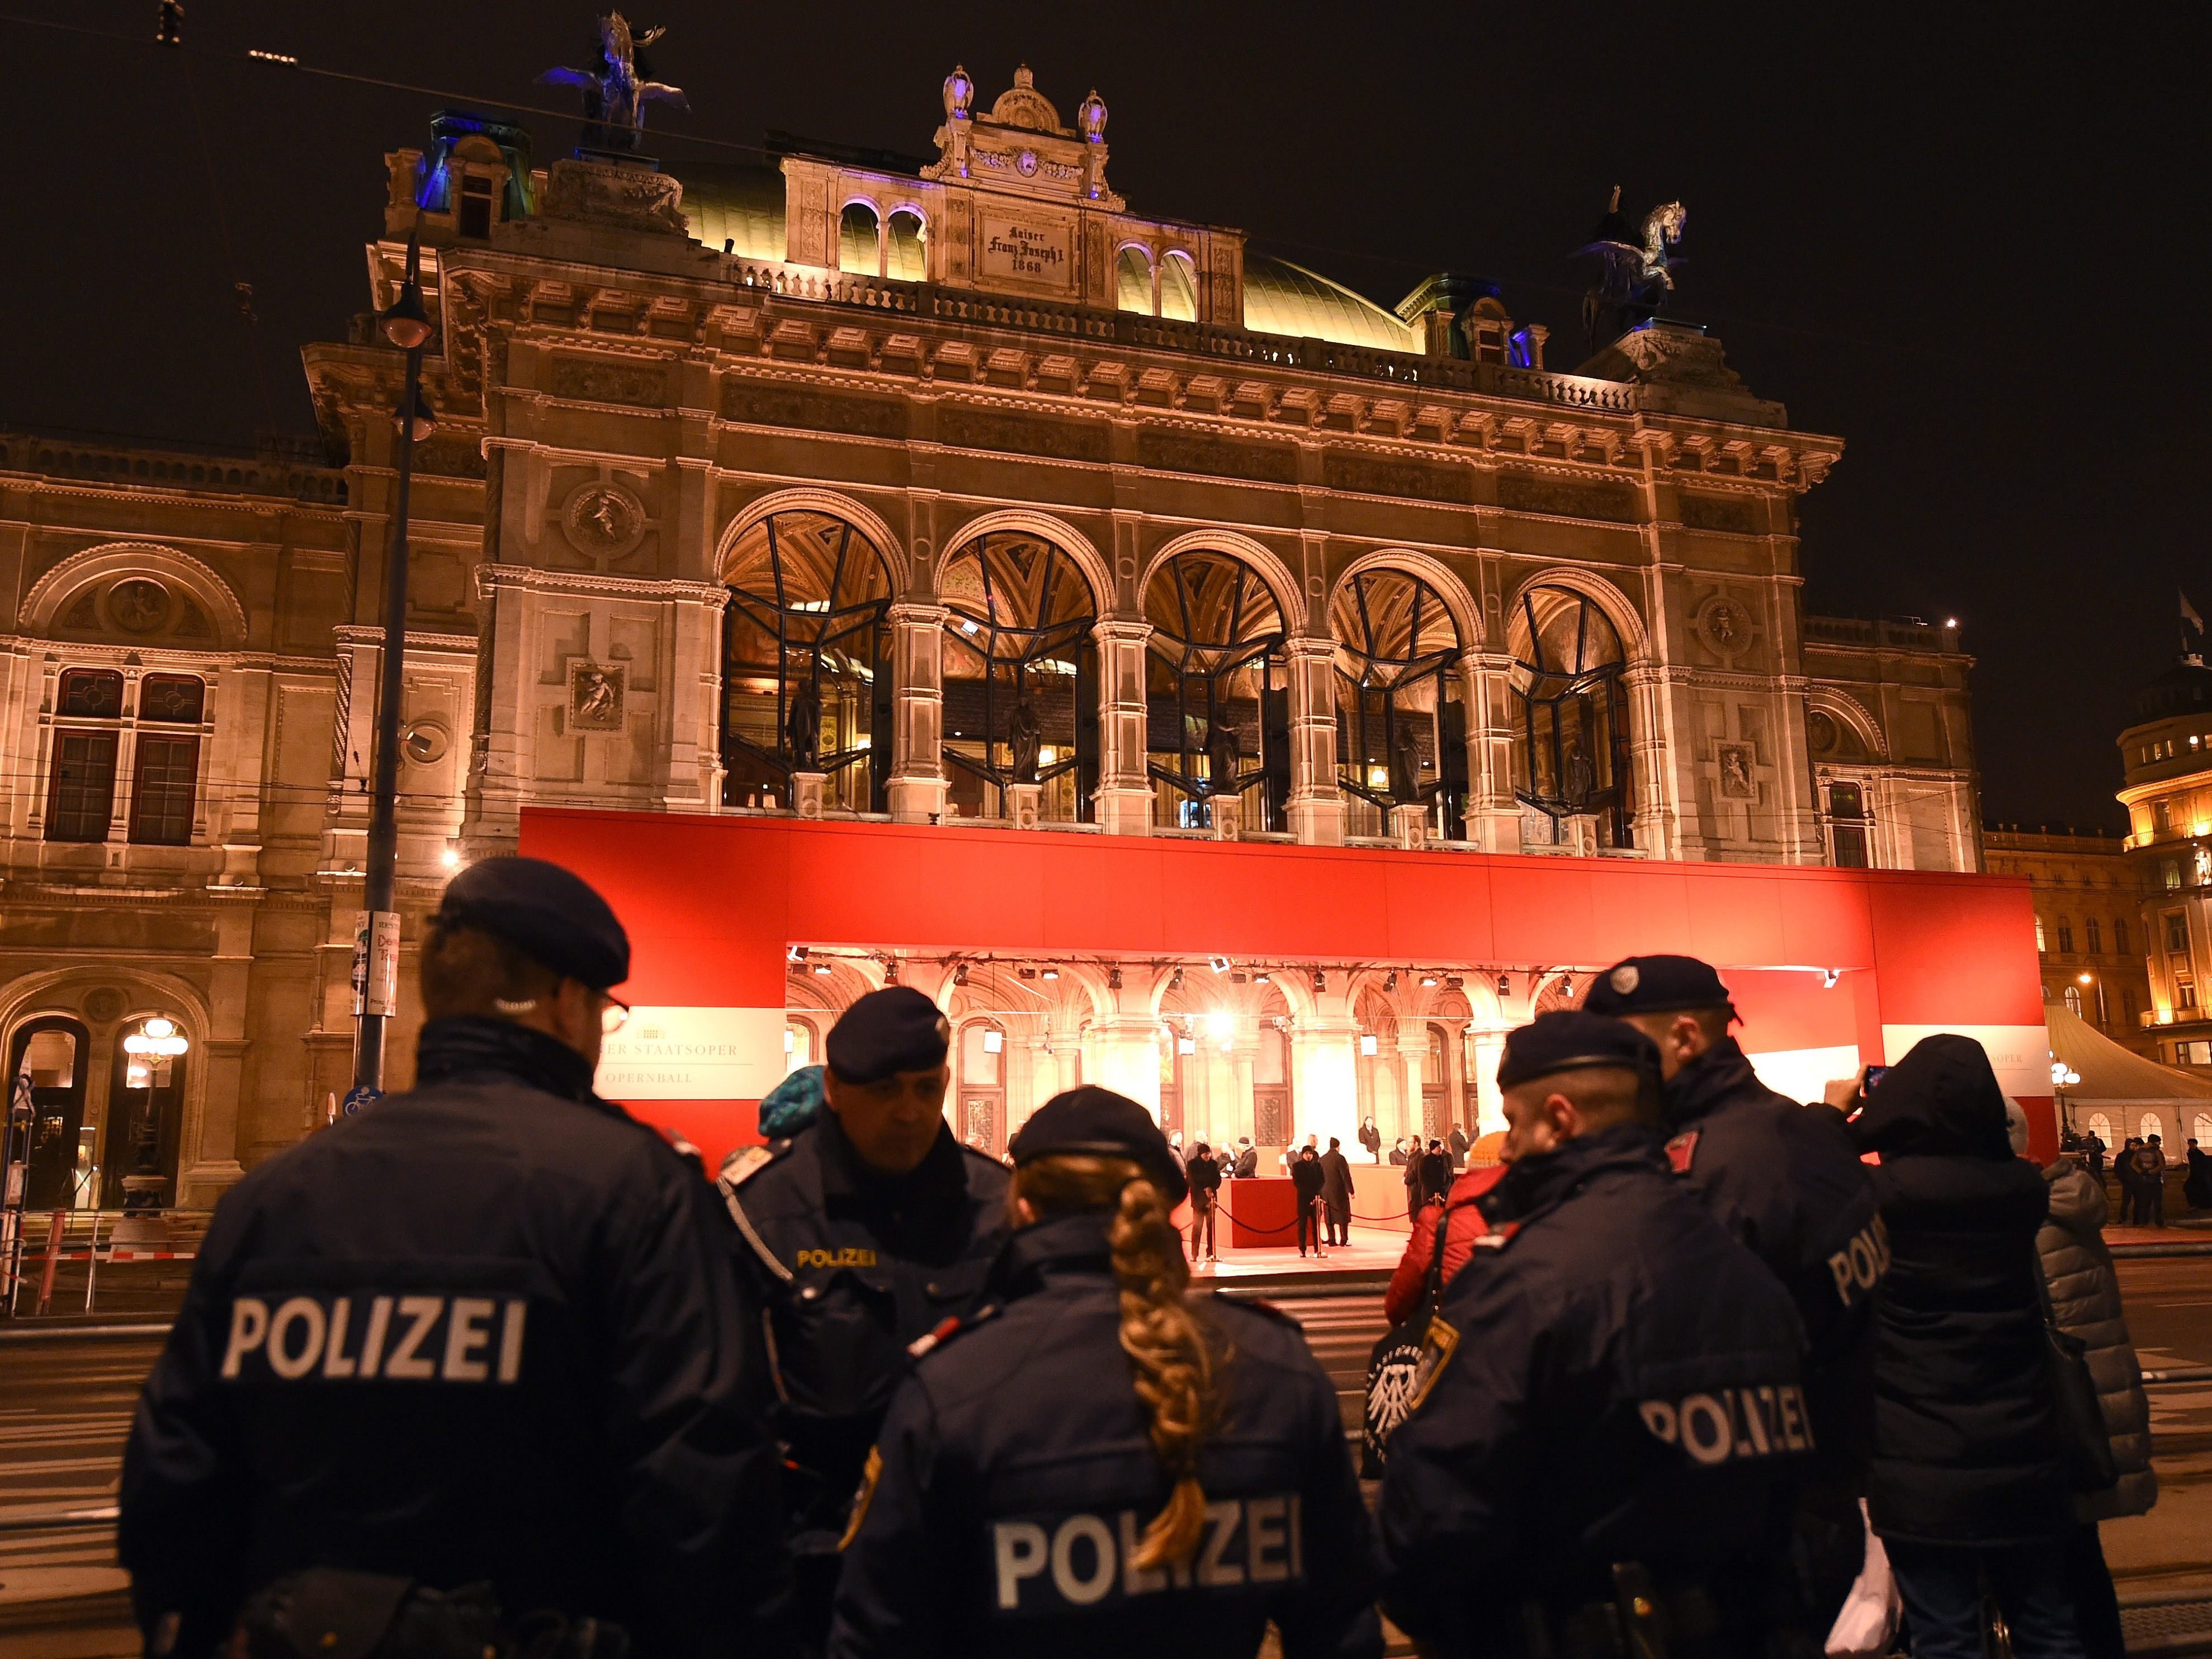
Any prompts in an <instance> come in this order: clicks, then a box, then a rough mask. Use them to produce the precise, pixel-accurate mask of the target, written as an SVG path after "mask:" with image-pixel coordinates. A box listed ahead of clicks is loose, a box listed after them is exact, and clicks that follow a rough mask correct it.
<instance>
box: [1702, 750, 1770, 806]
mask: <svg viewBox="0 0 2212 1659" xmlns="http://www.w3.org/2000/svg"><path fill="white" fill-rule="evenodd" d="M1713 754H1714V758H1716V759H1717V760H1718V761H1719V762H1720V767H1721V798H1722V799H1723V800H1757V799H1759V781H1758V780H1757V778H1756V777H1754V776H1753V768H1755V767H1756V766H1757V765H1758V764H1759V751H1758V750H1755V749H1753V747H1752V746H1751V745H1750V744H1747V743H1723V744H1716V745H1715V746H1714V750H1713Z"/></svg>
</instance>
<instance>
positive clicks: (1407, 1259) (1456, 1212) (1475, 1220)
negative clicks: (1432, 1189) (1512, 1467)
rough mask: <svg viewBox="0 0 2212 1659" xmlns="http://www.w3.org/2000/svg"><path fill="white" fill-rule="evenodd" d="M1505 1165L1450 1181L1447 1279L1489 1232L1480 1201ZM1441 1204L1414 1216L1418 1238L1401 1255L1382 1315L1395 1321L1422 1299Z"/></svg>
mask: <svg viewBox="0 0 2212 1659" xmlns="http://www.w3.org/2000/svg"><path fill="white" fill-rule="evenodd" d="M1504 1174H1505V1166H1504V1164H1492V1165H1490V1166H1489V1167H1488V1168H1486V1169H1480V1170H1468V1172H1467V1173H1466V1174H1465V1175H1462V1176H1460V1178H1459V1179H1458V1180H1456V1181H1455V1182H1452V1184H1451V1194H1450V1196H1449V1198H1448V1199H1447V1200H1445V1212H1446V1215H1445V1221H1444V1283H1445V1284H1447V1285H1449V1284H1450V1283H1451V1281H1452V1275H1453V1274H1455V1273H1458V1272H1459V1270H1460V1269H1461V1268H1462V1267H1465V1266H1467V1258H1468V1255H1470V1254H1472V1253H1473V1251H1474V1241H1475V1240H1476V1239H1478V1238H1480V1237H1482V1236H1483V1235H1484V1234H1485V1233H1486V1232H1488V1231H1490V1223H1489V1221H1488V1219H1487V1218H1486V1217H1485V1216H1484V1215H1483V1213H1482V1212H1481V1211H1480V1210H1479V1209H1477V1208H1476V1207H1475V1202H1474V1201H1475V1200H1477V1199H1478V1198H1480V1197H1481V1196H1482V1195H1483V1194H1485V1193H1486V1192H1488V1191H1489V1190H1490V1189H1491V1188H1492V1187H1495V1186H1496V1185H1497V1184H1498V1182H1499V1181H1500V1180H1501V1179H1502V1178H1503V1177H1504ZM1436 1210H1437V1206H1436V1205H1435V1204H1433V1203H1431V1204H1425V1205H1423V1206H1421V1212H1420V1214H1419V1215H1418V1216H1416V1217H1415V1218H1413V1237H1411V1238H1410V1239H1408V1240H1407V1242H1406V1254H1405V1255H1404V1256H1402V1257H1401V1258H1400V1260H1399V1262H1398V1271H1397V1272H1395V1273H1392V1274H1391V1275H1390V1288H1389V1290H1388V1291H1384V1292H1383V1317H1384V1318H1385V1319H1387V1320H1389V1322H1390V1323H1391V1324H1393V1325H1400V1324H1403V1323H1404V1322H1405V1320H1406V1316H1407V1315H1408V1314H1410V1313H1412V1312H1413V1310H1414V1308H1415V1307H1416V1306H1417V1305H1419V1302H1420V1300H1421V1287H1422V1285H1424V1284H1425V1282H1426V1281H1427V1279H1428V1276H1429V1263H1430V1261H1431V1259H1432V1258H1433V1256H1434V1255H1435V1253H1436V1248H1437V1216H1436Z"/></svg>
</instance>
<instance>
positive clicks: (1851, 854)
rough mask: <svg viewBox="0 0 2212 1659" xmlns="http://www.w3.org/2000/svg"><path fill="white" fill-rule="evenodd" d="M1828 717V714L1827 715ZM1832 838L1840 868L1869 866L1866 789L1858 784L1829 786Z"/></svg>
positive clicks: (1833, 848)
mask: <svg viewBox="0 0 2212 1659" xmlns="http://www.w3.org/2000/svg"><path fill="white" fill-rule="evenodd" d="M1824 718H1825V717H1824ZM1828 841H1829V845H1830V847H1831V848H1832V850H1833V854H1834V860H1835V866H1836V868H1838V870H1863V869H1865V868H1866V867H1867V863H1868V860H1867V815H1866V792H1865V790H1864V789H1863V787H1861V786H1860V785H1858V784H1856V783H1832V784H1830V785H1829V786H1828Z"/></svg>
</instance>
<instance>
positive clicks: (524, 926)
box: [430, 856, 629, 991]
mask: <svg viewBox="0 0 2212 1659" xmlns="http://www.w3.org/2000/svg"><path fill="white" fill-rule="evenodd" d="M430 920H431V921H432V922H433V923H434V924H435V925H436V926H438V927H473V928H475V929H477V931H478V932H479V933H489V934H490V935H492V937H493V938H495V939H505V940H506V941H507V943H508V944H509V945H513V946H514V947H515V949H517V950H518V951H521V952H522V953H523V954H524V955H525V956H526V957H529V958H530V959H531V960H532V962H535V963H540V964H541V965H543V966H544V967H547V968H550V969H552V970H553V971H554V972H555V973H556V974H559V975H562V977H563V978H565V979H573V980H574V981H577V983H579V984H580V985H587V986H589V987H591V988H592V990H594V991H604V990H605V989H606V988H607V987H609V986H611V985H619V984H621V983H622V982H623V981H624V980H626V979H628V978H629V934H628V933H624V932H623V925H622V923H621V922H620V921H617V920H616V918H615V913H614V912H613V911H612V910H611V909H609V908H607V902H606V901H605V899H603V898H601V897H600V896H599V894H598V893H597V892H595V891H594V890H592V884H591V883H589V882H587V881H586V880H585V879H584V878H582V877H581V876H580V875H577V874H576V873H575V872H574V871H570V870H563V869H562V867H561V866H559V865H557V864H548V863H547V862H546V861H545V860H544V859H526V858H515V857H512V856H501V857H498V858H489V859H479V860H477V862H476V863H474V864H471V866H469V867H468V868H467V869H465V870H464V871H462V872H460V874H459V875H458V876H455V877H454V878H453V879H452V880H451V881H449V882H447V884H446V894H445V896H444V897H443V898H441V900H439V902H438V909H437V914H436V915H433V916H432V917H431V918H430Z"/></svg>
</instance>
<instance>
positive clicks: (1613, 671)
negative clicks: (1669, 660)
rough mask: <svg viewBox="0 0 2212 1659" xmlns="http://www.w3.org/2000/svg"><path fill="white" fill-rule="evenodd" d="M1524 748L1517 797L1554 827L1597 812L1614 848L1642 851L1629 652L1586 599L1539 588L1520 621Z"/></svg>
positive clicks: (1517, 675)
mask: <svg viewBox="0 0 2212 1659" xmlns="http://www.w3.org/2000/svg"><path fill="white" fill-rule="evenodd" d="M1512 638H1513V689H1514V691H1515V693H1516V696H1517V697H1518V699H1519V702H1520V714H1521V721H1520V724H1521V735H1520V741H1519V742H1518V743H1516V744H1515V745H1514V750H1513V763H1514V779H1513V781H1514V793H1516V795H1518V796H1519V798H1520V799H1521V800H1522V803H1523V804H1524V805H1528V806H1531V807H1533V808H1534V809H1535V811H1538V812H1540V813H1541V814H1542V815H1543V816H1545V817H1548V818H1550V819H1552V820H1553V823H1554V824H1555V825H1556V823H1557V822H1558V820H1559V819H1560V818H1563V817H1569V816H1571V815H1579V814H1582V813H1590V814H1593V815H1595V817H1597V819H1598V823H1599V832H1598V833H1599V838H1600V840H1601V842H1603V843H1604V844H1605V845H1607V846H1612V847H1631V846H1633V845H1634V844H1635V841H1634V837H1633V836H1632V833H1631V826H1632V822H1633V819H1634V817H1635V811H1636V805H1635V791H1634V788H1633V787H1632V779H1631V778H1630V776H1629V759H1628V692H1627V688H1626V686H1625V685H1624V684H1622V679H1623V676H1624V675H1625V674H1626V672H1627V669H1628V657H1627V653H1626V652H1625V651H1624V650H1623V649H1622V648H1621V644H1620V633H1619V632H1618V631H1617V630H1616V629H1614V627H1613V623H1612V621H1611V619H1610V618H1608V617H1607V616H1606V614H1605V612H1604V611H1601V609H1599V608H1598V606H1597V605H1596V604H1595V603H1594V602H1593V601H1592V600H1591V599H1589V596H1588V595H1586V594H1583V593H1578V592H1575V591H1574V590H1573V589H1572V588H1567V587H1552V586H1538V587H1532V588H1530V589H1529V590H1528V592H1525V593H1523V594H1522V596H1521V605H1520V608H1519V611H1518V612H1517V613H1516V616H1515V617H1514V619H1513V629H1512Z"/></svg>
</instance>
